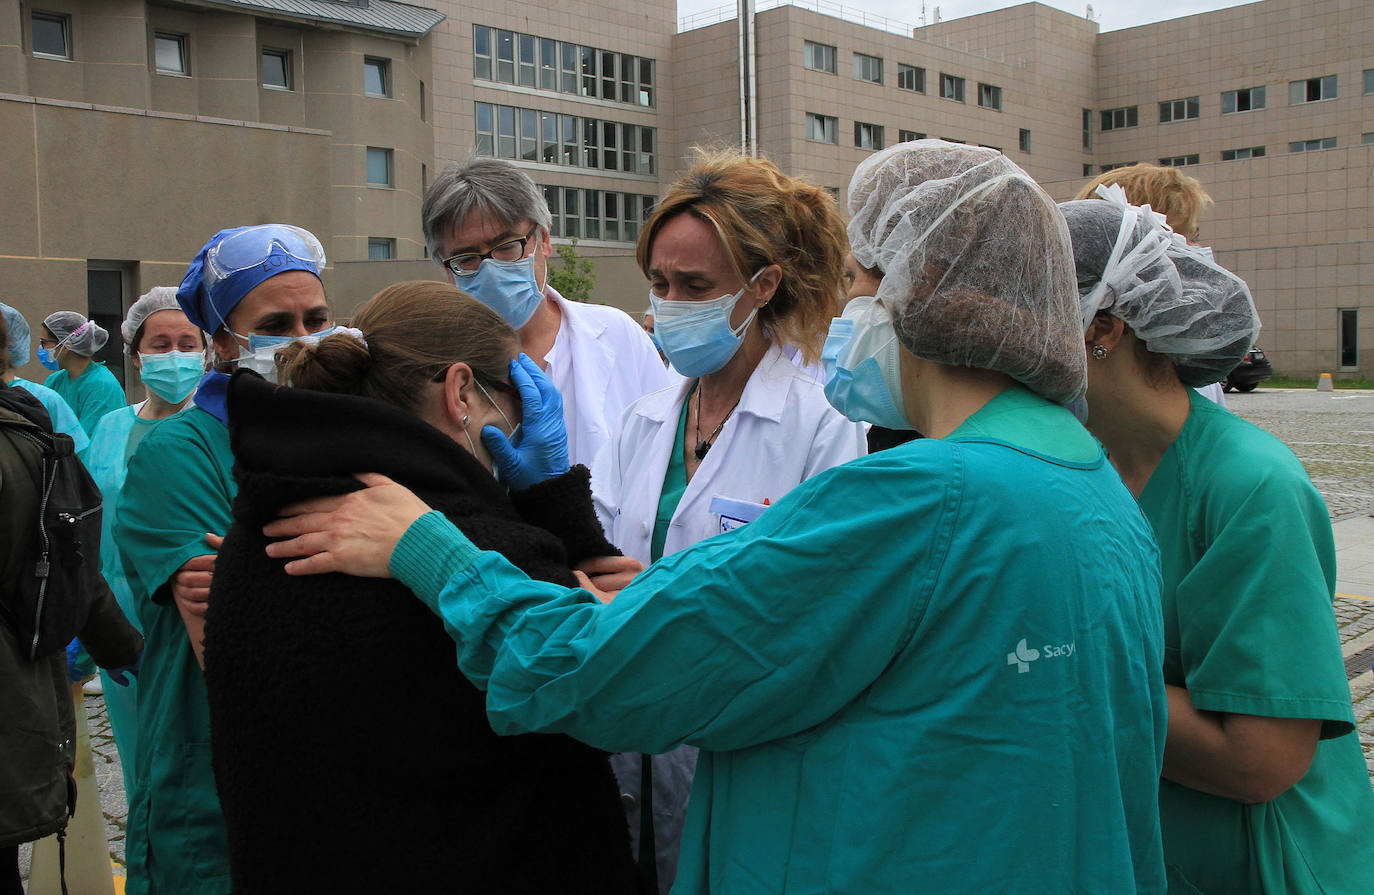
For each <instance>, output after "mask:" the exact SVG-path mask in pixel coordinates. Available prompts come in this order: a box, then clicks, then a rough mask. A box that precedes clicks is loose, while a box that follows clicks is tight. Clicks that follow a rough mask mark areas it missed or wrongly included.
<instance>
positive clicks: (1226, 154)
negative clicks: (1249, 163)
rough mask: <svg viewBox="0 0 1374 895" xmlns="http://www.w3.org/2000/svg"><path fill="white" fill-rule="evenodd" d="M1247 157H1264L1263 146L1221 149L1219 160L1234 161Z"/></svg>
mask: <svg viewBox="0 0 1374 895" xmlns="http://www.w3.org/2000/svg"><path fill="white" fill-rule="evenodd" d="M1247 158H1264V147H1263V146H1246V147H1245V148H1243V149H1223V150H1222V151H1221V160H1222V161H1223V162H1234V161H1238V160H1240V159H1247Z"/></svg>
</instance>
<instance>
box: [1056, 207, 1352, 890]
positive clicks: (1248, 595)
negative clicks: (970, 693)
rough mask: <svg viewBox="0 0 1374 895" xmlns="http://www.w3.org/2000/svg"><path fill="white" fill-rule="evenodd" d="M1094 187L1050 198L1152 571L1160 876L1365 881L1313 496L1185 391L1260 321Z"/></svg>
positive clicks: (1240, 297) (1183, 253) (1321, 886)
mask: <svg viewBox="0 0 1374 895" xmlns="http://www.w3.org/2000/svg"><path fill="white" fill-rule="evenodd" d="M1102 195H1103V197H1104V198H1107V199H1108V200H1109V201H1106V202H1103V201H1098V200H1083V201H1076V202H1066V203H1064V204H1063V205H1061V206H1060V208H1061V209H1062V210H1063V212H1064V215H1065V217H1066V218H1067V219H1068V222H1069V231H1070V233H1071V235H1072V237H1073V247H1074V257H1075V260H1076V261H1077V267H1078V284H1079V292H1080V294H1081V296H1082V311H1083V318H1082V319H1083V323H1084V328H1085V330H1086V340H1087V345H1088V349H1089V354H1090V355H1091V359H1090V360H1089V362H1088V370H1089V374H1088V394H1087V397H1088V428H1089V429H1090V430H1091V431H1092V432H1093V434H1095V435H1096V436H1097V437H1098V438H1099V439H1101V441H1102V443H1103V444H1104V445H1105V446H1106V448H1107V450H1108V451H1109V452H1110V454H1111V458H1112V463H1113V464H1114V465H1115V466H1116V468H1117V470H1118V471H1119V472H1120V473H1121V477H1122V478H1123V479H1124V480H1125V482H1126V484H1127V486H1128V487H1129V488H1130V489H1131V491H1132V492H1133V493H1135V495H1136V496H1137V498H1138V500H1139V502H1140V508H1141V509H1142V510H1143V511H1144V513H1145V516H1146V518H1147V519H1148V520H1149V522H1150V525H1151V526H1152V527H1153V529H1154V532H1155V537H1156V538H1157V539H1158V542H1159V548H1160V557H1161V562H1162V566H1163V572H1164V602H1163V606H1164V634H1165V650H1164V680H1165V682H1166V684H1167V685H1168V698H1169V728H1168V738H1167V741H1166V749H1165V754H1164V780H1163V781H1162V783H1161V784H1160V793H1159V809H1160V822H1161V825H1162V828H1163V836H1164V857H1165V862H1166V864H1167V865H1168V870H1169V874H1170V882H1171V891H1179V892H1193V891H1201V892H1205V893H1209V895H1211V893H1219V892H1220V893H1227V892H1234V893H1243V892H1244V893H1248V892H1285V893H1290V895H1297V893H1316V892H1324V893H1330V895H1340V893H1350V895H1354V893H1368V892H1370V891H1374V839H1372V838H1371V837H1370V835H1369V832H1370V830H1374V791H1371V789H1370V785H1369V772H1368V768H1366V766H1365V761H1364V757H1363V755H1362V753H1361V750H1360V743H1359V738H1358V736H1357V734H1356V733H1355V732H1354V715H1353V714H1352V712H1351V706H1350V689H1349V686H1348V684H1347V682H1346V677H1345V673H1344V672H1345V668H1344V664H1343V662H1342V660H1341V646H1340V642H1339V639H1338V637H1337V633H1336V624H1335V619H1334V617H1333V613H1332V605H1331V604H1332V592H1333V590H1334V587H1335V576H1336V557H1335V550H1334V546H1333V543H1332V535H1331V523H1330V520H1329V516H1328V514H1327V509H1326V505H1325V504H1324V503H1323V502H1322V498H1321V495H1320V494H1318V493H1317V489H1316V488H1314V487H1313V486H1312V483H1311V481H1309V479H1308V477H1307V473H1306V472H1305V471H1304V470H1303V468H1302V466H1301V464H1299V462H1298V460H1297V458H1296V457H1294V456H1293V454H1292V452H1291V451H1289V450H1288V448H1287V447H1285V446H1284V445H1283V444H1282V443H1281V442H1279V440H1278V439H1276V438H1274V437H1273V436H1271V435H1270V434H1269V433H1267V432H1265V431H1263V430H1261V429H1258V428H1256V427H1255V426H1252V425H1250V424H1249V423H1247V422H1245V421H1243V420H1240V419H1238V418H1236V417H1235V416H1233V415H1232V414H1230V413H1229V412H1227V411H1226V410H1223V409H1222V408H1220V407H1217V406H1216V405H1215V404H1213V403H1211V402H1210V401H1208V400H1206V399H1205V398H1203V397H1201V396H1199V395H1198V394H1196V393H1195V392H1193V391H1192V389H1190V388H1187V387H1186V386H1194V385H1197V384H1199V383H1207V382H1215V381H1217V380H1218V379H1221V378H1223V377H1224V376H1225V375H1226V374H1227V373H1228V372H1229V371H1230V370H1231V368H1232V367H1234V366H1235V365H1236V364H1237V363H1239V362H1240V360H1241V358H1242V357H1244V355H1245V352H1246V351H1247V350H1248V349H1249V347H1250V345H1251V343H1252V342H1253V340H1254V338H1255V334H1256V332H1258V330H1259V318H1258V316H1257V315H1256V314H1255V308H1254V305H1253V303H1252V302H1251V300H1250V293H1249V290H1248V289H1246V287H1245V283H1243V282H1242V281H1241V280H1240V279H1239V278H1237V277H1236V276H1235V275H1234V274H1231V273H1229V272H1227V271H1225V270H1223V269H1222V268H1220V267H1217V266H1216V265H1215V264H1214V263H1212V262H1211V260H1210V259H1209V258H1208V257H1207V256H1206V255H1205V254H1203V253H1201V252H1199V251H1198V250H1197V249H1195V248H1191V247H1189V246H1187V245H1184V244H1183V242H1182V240H1180V239H1178V238H1177V237H1175V236H1174V235H1173V234H1171V233H1170V232H1169V231H1167V230H1165V229H1164V227H1163V226H1162V223H1163V220H1162V217H1161V216H1160V215H1157V214H1155V213H1154V212H1152V211H1151V210H1150V209H1149V208H1148V207H1146V208H1137V207H1134V206H1131V205H1127V204H1126V202H1125V195H1124V193H1122V192H1121V191H1120V189H1119V188H1110V187H1109V188H1104V190H1103V191H1102Z"/></svg>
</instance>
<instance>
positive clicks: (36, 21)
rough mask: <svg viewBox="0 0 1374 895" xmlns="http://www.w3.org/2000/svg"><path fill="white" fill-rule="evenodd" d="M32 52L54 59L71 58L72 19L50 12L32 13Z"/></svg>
mask: <svg viewBox="0 0 1374 895" xmlns="http://www.w3.org/2000/svg"><path fill="white" fill-rule="evenodd" d="M33 53H34V55H35V56H52V57H53V58H56V59H70V58H72V20H71V18H69V17H68V16H63V15H58V14H57V13H51V12H36V13H34V14H33Z"/></svg>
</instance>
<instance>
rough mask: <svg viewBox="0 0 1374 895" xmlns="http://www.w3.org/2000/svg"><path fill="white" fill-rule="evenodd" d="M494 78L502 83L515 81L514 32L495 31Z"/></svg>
mask: <svg viewBox="0 0 1374 895" xmlns="http://www.w3.org/2000/svg"><path fill="white" fill-rule="evenodd" d="M495 36H496V41H495V43H496V46H495V47H494V49H495V51H496V80H497V81H500V82H501V83H502V84H514V83H515V32H514V31H499V30H498V31H496V32H495Z"/></svg>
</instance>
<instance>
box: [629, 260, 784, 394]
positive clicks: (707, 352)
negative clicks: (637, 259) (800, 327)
mask: <svg viewBox="0 0 1374 895" xmlns="http://www.w3.org/2000/svg"><path fill="white" fill-rule="evenodd" d="M760 273H763V270H760V271H758V273H756V274H754V275H753V276H752V277H750V278H749V282H748V283H746V284H745V286H744V288H743V289H740V291H738V292H736V293H734V294H732V295H722V296H721V297H720V298H713V299H711V300H710V301H669V300H668V299H666V298H659V297H658V296H657V295H654V294H653V292H650V293H649V303H650V304H652V305H653V308H654V333H655V334H656V335H657V336H658V343H659V350H660V351H662V352H663V354H664V356H666V357H667V358H668V363H670V364H672V365H673V369H675V370H677V371H678V372H679V373H681V374H682V375H683V376H686V377H687V378H688V379H695V378H697V377H698V376H705V375H706V374H707V373H714V372H716V371H717V370H719V369H720V368H721V367H723V366H725V365H726V364H727V363H728V362H729V361H730V358H732V357H734V356H735V352H737V351H739V346H740V345H742V344H744V333H745V331H746V330H748V329H749V324H750V323H751V322H753V319H754V316H755V315H756V314H758V312H759V309H758V308H755V309H754V310H752V311H750V312H749V316H748V317H746V318H745V319H744V322H743V323H741V324H740V325H739V326H737V327H733V328H732V327H731V326H730V315H731V314H732V313H734V310H735V305H737V304H739V300H740V299H741V298H743V297H744V293H745V292H747V291H749V287H750V286H751V285H753V283H754V280H757V279H758V278H759V274H760Z"/></svg>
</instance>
